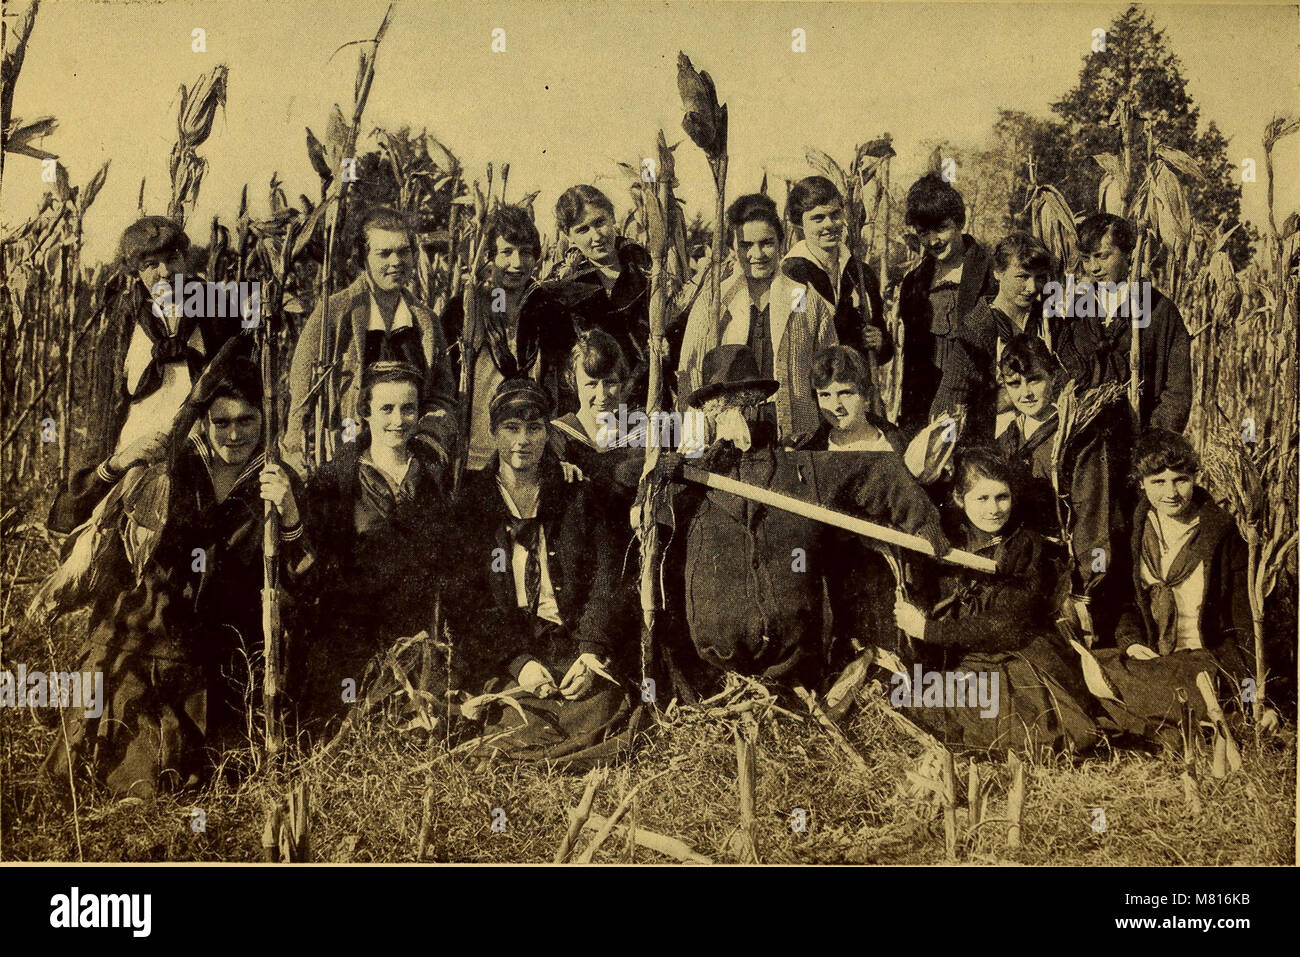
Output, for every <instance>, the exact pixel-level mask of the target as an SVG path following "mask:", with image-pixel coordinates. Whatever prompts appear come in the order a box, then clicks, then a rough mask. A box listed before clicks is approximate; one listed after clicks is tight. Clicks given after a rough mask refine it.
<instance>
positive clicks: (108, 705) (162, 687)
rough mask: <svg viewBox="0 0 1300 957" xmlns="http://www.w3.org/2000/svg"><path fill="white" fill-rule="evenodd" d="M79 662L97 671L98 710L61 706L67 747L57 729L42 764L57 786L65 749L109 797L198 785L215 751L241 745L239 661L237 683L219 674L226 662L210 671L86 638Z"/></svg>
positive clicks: (61, 782) (63, 778)
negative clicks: (100, 677) (95, 713)
mask: <svg viewBox="0 0 1300 957" xmlns="http://www.w3.org/2000/svg"><path fill="white" fill-rule="evenodd" d="M80 667H81V670H82V671H84V672H91V673H95V672H99V673H102V674H103V676H104V701H103V702H102V704H103V713H102V714H100V715H98V716H96V717H91V716H90V715H89V714H87V713H86V712H85V711H84V710H83V709H79V708H78V709H69V711H68V714H67V716H66V718H67V731H68V741H67V746H66V747H65V744H64V740H63V737H62V734H60V736H59V738H58V740H57V741H56V743H55V746H54V748H53V750H52V751H51V752H50V754H49V756H48V757H47V758H46V760H45V765H44V769H45V773H46V775H47V776H48V777H49V778H50V780H51V781H52V782H54V783H55V784H56V785H57V786H59V787H60V788H62V787H66V785H67V783H68V755H69V752H71V755H72V764H73V766H74V768H77V767H78V766H80V765H81V764H82V763H83V762H89V764H90V766H91V770H92V774H93V776H94V777H95V779H96V780H98V781H101V782H103V783H104V784H105V785H106V786H107V787H108V789H109V790H110V791H111V792H112V793H113V794H114V795H116V796H118V797H139V798H152V797H153V796H155V795H156V794H158V793H161V792H168V791H177V790H181V789H184V788H190V787H196V786H199V785H201V784H203V783H204V782H206V781H207V779H208V777H209V775H210V774H211V772H212V769H213V767H214V766H215V764H216V761H217V759H218V758H219V756H220V754H221V752H222V750H223V749H225V748H226V747H231V746H236V745H238V744H239V743H241V742H242V743H246V735H245V734H244V725H245V722H244V718H243V715H242V714H241V710H240V704H241V699H242V695H239V694H238V693H237V691H236V690H235V689H237V688H239V687H248V675H247V666H245V668H244V672H245V673H244V675H243V680H242V682H241V681H240V680H239V676H238V675H237V674H235V675H231V674H225V673H224V672H226V671H235V670H238V666H237V665H236V664H235V662H233V661H232V662H231V663H230V666H229V667H228V668H222V669H218V668H214V667H213V665H212V664H211V663H203V662H197V661H193V660H178V659H176V658H173V657H160V656H155V655H150V654H147V653H143V652H140V651H138V650H123V649H121V648H118V649H110V648H108V647H105V646H104V645H101V644H92V645H91V646H90V649H89V651H88V652H87V654H86V656H85V657H84V658H83V659H82V663H81V666H80ZM253 691H254V692H255V691H256V689H253Z"/></svg>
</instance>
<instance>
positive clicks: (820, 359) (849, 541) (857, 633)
mask: <svg viewBox="0 0 1300 957" xmlns="http://www.w3.org/2000/svg"><path fill="white" fill-rule="evenodd" d="M810 378H811V383H812V388H813V394H814V395H815V396H816V397H817V403H818V406H819V408H820V409H821V415H822V419H823V421H822V424H821V426H820V427H819V428H818V429H817V430H816V431H815V432H813V433H811V434H808V435H805V436H802V437H801V438H799V439H798V440H796V441H795V442H794V443H793V448H794V450H795V451H796V452H797V453H799V454H800V455H801V465H802V466H803V469H802V471H803V474H804V475H806V476H807V477H808V479H809V481H810V482H811V484H812V486H813V492H814V494H815V496H816V498H817V500H818V501H820V502H821V503H822V504H824V505H828V506H830V507H831V508H834V509H836V510H838V511H842V512H846V513H848V514H850V515H854V516H856V517H858V518H864V519H866V520H867V521H871V522H877V523H880V524H883V525H887V526H889V527H891V528H896V529H898V530H899V531H903V532H907V533H909V534H913V535H921V536H922V537H924V538H926V539H927V540H928V541H929V542H930V543H931V544H932V545H933V546H934V548H935V550H936V552H937V553H938V554H941V555H942V554H943V553H944V552H946V551H947V550H948V548H949V545H948V541H947V539H946V537H945V536H944V533H943V530H942V527H941V520H940V517H939V512H938V510H937V509H936V508H935V507H934V504H933V503H932V502H931V500H930V497H929V495H927V493H926V492H925V490H924V489H922V488H921V486H920V485H919V484H917V481H916V479H915V478H914V477H913V475H912V473H911V472H910V471H909V469H908V467H907V464H906V463H905V461H904V451H905V448H906V443H905V442H904V440H903V436H902V433H900V432H899V430H898V429H897V428H896V427H895V426H894V425H892V424H891V423H890V422H889V421H887V420H885V419H881V418H878V417H876V416H875V415H874V414H873V413H872V412H871V411H870V409H871V402H870V397H871V395H872V392H873V390H874V388H875V385H874V383H873V382H872V381H871V372H870V369H869V368H868V367H867V363H866V361H865V360H864V359H863V358H862V356H860V355H859V354H858V353H857V352H856V351H855V350H853V349H850V348H849V347H847V346H831V347H830V348H828V349H823V350H822V351H821V352H819V353H817V355H816V356H815V357H814V358H813V362H812V372H811V376H810ZM827 453H833V454H827ZM818 548H819V549H820V551H821V552H822V554H824V555H826V556H834V560H833V561H828V562H827V572H826V579H827V590H828V595H829V597H830V602H831V611H832V614H833V617H834V641H833V642H832V645H831V648H830V661H831V670H832V671H836V670H838V669H839V666H841V665H843V664H845V663H846V661H847V658H848V657H849V656H850V655H851V654H852V652H853V650H854V649H855V648H858V649H860V648H861V647H862V646H865V645H875V646H879V647H885V648H888V649H889V650H890V651H893V652H895V653H896V654H902V655H904V656H906V654H907V652H906V649H904V648H903V647H901V646H900V644H899V642H898V641H897V630H896V629H895V628H894V624H893V619H892V618H891V616H890V612H891V609H892V607H893V603H892V600H891V599H892V596H893V594H894V590H895V588H896V587H897V586H898V582H897V581H895V578H894V573H893V571H892V570H891V569H890V567H889V565H888V564H887V563H886V561H885V559H884V558H883V557H882V556H881V553H880V550H879V548H878V547H877V546H875V545H874V544H873V543H871V542H868V541H867V540H865V539H863V538H862V537H861V536H859V535H854V534H852V533H849V532H844V531H841V530H839V529H833V528H829V527H826V528H823V529H821V532H820V544H819V545H818Z"/></svg>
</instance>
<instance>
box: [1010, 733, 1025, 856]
mask: <svg viewBox="0 0 1300 957" xmlns="http://www.w3.org/2000/svg"><path fill="white" fill-rule="evenodd" d="M1007 765H1008V766H1009V767H1010V768H1011V790H1010V791H1009V792H1008V793H1007V817H1008V818H1010V819H1011V826H1010V827H1009V828H1007V847H1009V848H1018V847H1019V846H1020V816H1021V814H1022V813H1023V811H1024V807H1025V766H1024V764H1023V763H1022V762H1021V760H1020V756H1019V755H1017V754H1016V753H1015V752H1014V751H1012V752H1011V753H1010V754H1008V755H1007Z"/></svg>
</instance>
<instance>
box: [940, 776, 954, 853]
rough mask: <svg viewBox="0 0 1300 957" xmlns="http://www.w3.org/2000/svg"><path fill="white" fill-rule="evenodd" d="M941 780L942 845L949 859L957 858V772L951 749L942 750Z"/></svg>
mask: <svg viewBox="0 0 1300 957" xmlns="http://www.w3.org/2000/svg"><path fill="white" fill-rule="evenodd" d="M939 768H940V775H941V779H942V781H943V847H944V853H946V854H947V855H948V859H949V860H956V858H957V772H956V769H955V768H954V767H953V759H952V752H951V751H944V752H943V762H942V764H940V766H939Z"/></svg>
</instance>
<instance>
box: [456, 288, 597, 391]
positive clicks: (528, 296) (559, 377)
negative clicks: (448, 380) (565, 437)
mask: <svg viewBox="0 0 1300 957" xmlns="http://www.w3.org/2000/svg"><path fill="white" fill-rule="evenodd" d="M482 315H483V316H484V317H485V318H486V319H487V320H488V323H489V325H488V328H487V330H486V335H485V337H484V341H483V342H481V343H480V344H479V348H481V349H485V350H487V352H488V355H490V356H491V357H492V361H493V362H494V363H495V364H496V367H497V369H499V370H500V372H501V374H502V376H504V377H505V378H507V379H512V378H516V377H518V376H527V377H529V378H533V379H536V380H537V381H538V382H540V383H541V384H542V388H544V389H545V390H546V392H547V394H548V395H550V397H551V401H552V402H554V403H555V404H556V407H557V408H558V407H559V405H560V401H561V393H562V391H564V390H566V389H567V387H566V386H565V384H564V373H565V368H566V364H567V362H568V359H569V350H570V349H572V348H573V344H574V342H575V341H576V339H577V330H576V328H575V326H574V323H573V321H572V318H571V316H570V314H569V312H568V311H567V310H565V309H564V308H563V306H562V305H561V303H560V301H559V300H557V299H556V297H555V296H554V295H553V294H552V292H551V291H550V290H549V289H548V288H547V287H545V286H542V285H540V284H537V283H534V284H533V285H532V286H530V287H529V288H528V290H527V291H526V292H525V293H524V298H523V302H522V303H520V306H519V328H518V330H517V331H516V333H515V350H514V352H511V351H510V344H509V342H508V341H507V339H506V337H505V334H504V331H503V330H502V329H501V327H500V324H499V322H497V321H495V320H496V318H497V317H496V315H495V314H494V313H493V312H492V311H491V308H490V298H489V299H486V300H485V301H484V303H483V306H482ZM441 321H442V335H443V340H444V341H445V342H447V343H449V344H450V346H451V351H450V354H449V361H450V364H451V375H452V381H454V382H456V383H457V384H458V387H459V383H460V375H461V368H460V364H461V357H462V356H463V355H464V351H465V350H464V343H463V342H461V336H462V334H463V332H464V326H465V300H464V299H463V298H462V297H459V296H458V297H457V298H456V299H453V300H452V302H451V304H450V305H448V306H447V309H446V311H444V312H443V314H442V320H441ZM539 360H540V361H539ZM534 366H536V369H534Z"/></svg>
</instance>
